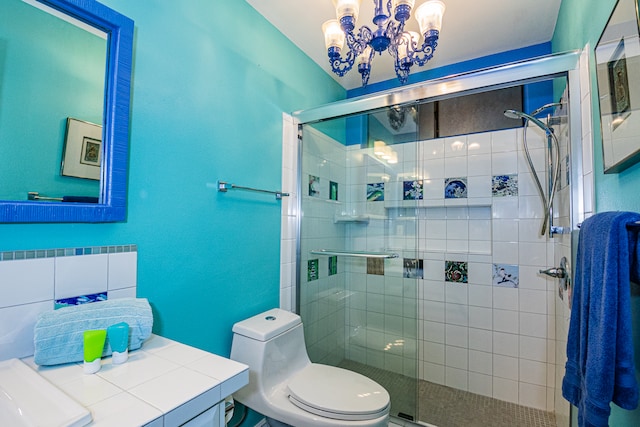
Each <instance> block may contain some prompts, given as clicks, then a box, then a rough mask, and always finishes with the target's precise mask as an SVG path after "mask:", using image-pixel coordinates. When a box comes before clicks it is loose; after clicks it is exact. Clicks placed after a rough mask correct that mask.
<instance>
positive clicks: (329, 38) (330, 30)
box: [322, 19, 345, 49]
mask: <svg viewBox="0 0 640 427" xmlns="http://www.w3.org/2000/svg"><path fill="white" fill-rule="evenodd" d="M322 32H323V33H324V44H325V47H326V48H327V49H330V48H337V49H342V47H343V46H344V37H345V35H344V31H342V28H340V23H339V22H338V21H337V20H336V19H329V20H328V21H326V22H325V23H324V24H322Z"/></svg>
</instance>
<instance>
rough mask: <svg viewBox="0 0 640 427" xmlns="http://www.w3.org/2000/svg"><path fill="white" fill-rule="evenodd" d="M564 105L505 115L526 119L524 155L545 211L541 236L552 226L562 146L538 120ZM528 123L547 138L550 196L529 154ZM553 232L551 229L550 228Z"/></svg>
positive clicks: (505, 113)
mask: <svg viewBox="0 0 640 427" xmlns="http://www.w3.org/2000/svg"><path fill="white" fill-rule="evenodd" d="M561 105H562V104H561V103H559V102H554V103H550V104H545V105H543V106H542V107H540V108H538V109H537V110H535V111H534V112H532V113H531V114H527V113H523V112H522V111H518V110H505V111H504V115H505V116H506V117H508V118H510V119H524V120H525V123H524V127H523V129H522V135H523V138H522V140H523V146H524V154H525V157H526V158H527V163H529V168H530V169H531V173H532V175H533V178H534V181H535V183H536V186H537V187H538V192H539V193H540V198H541V199H542V206H543V209H544V219H543V220H542V227H541V230H540V235H541V236H544V235H545V233H546V231H547V223H549V226H551V225H552V221H553V219H552V207H553V199H554V197H555V194H556V189H557V188H556V185H557V183H558V177H559V175H560V144H559V143H558V138H557V137H556V135H555V133H554V132H553V128H552V127H550V126H547V125H546V124H544V123H543V122H542V121H541V120H539V119H537V118H536V117H534V116H536V115H537V114H539V113H541V112H542V111H544V110H546V109H547V108H553V107H558V106H561ZM527 122H531V123H533V124H535V125H536V126H538V127H539V128H540V129H542V130H543V131H544V133H545V135H546V137H547V150H548V163H549V192H548V195H545V193H544V190H543V189H542V184H540V179H539V178H538V174H537V173H536V169H535V167H534V165H533V161H532V160H531V154H530V153H529V146H528V143H527ZM550 231H551V227H550Z"/></svg>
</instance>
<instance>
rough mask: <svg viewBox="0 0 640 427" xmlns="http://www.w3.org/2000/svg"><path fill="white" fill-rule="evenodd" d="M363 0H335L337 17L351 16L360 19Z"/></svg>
mask: <svg viewBox="0 0 640 427" xmlns="http://www.w3.org/2000/svg"><path fill="white" fill-rule="evenodd" d="M360 1H361V0H333V5H334V6H335V7H336V18H338V20H341V19H342V18H344V17H345V16H350V17H352V18H353V21H354V22H355V21H357V20H358V13H359V12H360Z"/></svg>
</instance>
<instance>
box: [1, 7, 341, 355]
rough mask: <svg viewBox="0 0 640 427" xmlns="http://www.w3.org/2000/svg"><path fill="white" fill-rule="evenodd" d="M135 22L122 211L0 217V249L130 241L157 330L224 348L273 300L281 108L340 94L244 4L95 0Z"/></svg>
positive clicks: (308, 104)
mask: <svg viewBox="0 0 640 427" xmlns="http://www.w3.org/2000/svg"><path fill="white" fill-rule="evenodd" d="M102 3H104V4H105V5H107V6H109V7H112V8H113V9H115V10H118V11H120V12H121V13H123V14H125V15H127V16H129V17H131V18H132V19H133V20H134V21H135V39H134V67H133V80H132V88H133V89H132V105H131V130H130V165H129V183H128V216H127V220H126V222H123V223H113V224H0V250H19V249H39V248H42V249H45V248H58V247H81V246H100V245H113V244H129V243H133V244H137V245H138V295H139V296H140V297H146V298H148V299H149V301H150V302H151V305H152V307H153V310H154V321H155V323H154V332H156V333H160V334H162V335H164V336H167V337H169V338H173V339H177V340H179V341H182V342H184V343H186V344H190V345H194V346H197V347H200V348H202V349H205V350H208V351H212V352H215V353H218V354H221V355H228V354H229V351H230V345H231V326H232V324H233V323H234V322H236V321H238V320H241V319H243V318H246V317H248V316H249V315H253V314H256V313H258V312H260V311H262V310H265V309H268V308H271V307H274V306H277V305H278V304H279V269H280V251H279V247H280V202H277V201H275V198H272V197H269V196H263V195H256V194H252V193H244V194H243V193H241V192H233V193H232V192H230V193H227V194H223V193H219V192H218V191H217V190H216V181H217V180H218V179H222V180H228V181H230V182H235V183H237V184H240V185H248V186H258V187H264V188H267V189H279V188H280V187H281V167H282V161H281V156H282V154H281V152H282V113H283V112H291V111H296V110H300V109H305V108H309V107H313V106H317V105H321V104H325V103H328V102H332V101H335V100H339V99H343V98H344V96H345V91H344V89H342V88H341V87H340V86H339V85H338V84H337V83H335V81H334V80H333V79H331V78H330V77H329V76H327V75H326V73H324V72H323V71H322V70H321V69H320V68H319V67H318V66H317V65H316V64H315V63H313V62H312V61H311V60H310V59H309V58H308V57H307V56H306V55H304V54H303V53H301V52H300V51H299V50H298V49H297V48H296V47H295V46H294V45H293V44H292V43H290V42H289V41H287V40H286V39H285V38H284V36H282V35H281V34H280V33H279V32H277V31H276V30H275V29H274V28H273V27H272V26H271V25H270V24H268V23H267V22H266V21H265V20H264V19H263V18H262V17H261V16H260V15H259V14H258V13H257V12H255V11H254V10H253V9H252V8H251V7H250V6H249V5H248V4H247V3H246V2H244V1H232V2H219V1H215V2H214V1H210V0H189V1H180V2H176V1H174V0H147V1H144V2H132V1H128V0H103V1H102Z"/></svg>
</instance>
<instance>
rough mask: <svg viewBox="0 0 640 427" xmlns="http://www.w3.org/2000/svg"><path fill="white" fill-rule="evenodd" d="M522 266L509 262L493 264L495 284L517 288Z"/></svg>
mask: <svg viewBox="0 0 640 427" xmlns="http://www.w3.org/2000/svg"><path fill="white" fill-rule="evenodd" d="M519 275H520V267H519V266H517V265H509V264H493V281H492V283H493V286H500V287H503V288H517V287H518V285H519V284H520V279H519V277H518V276H519Z"/></svg>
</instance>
